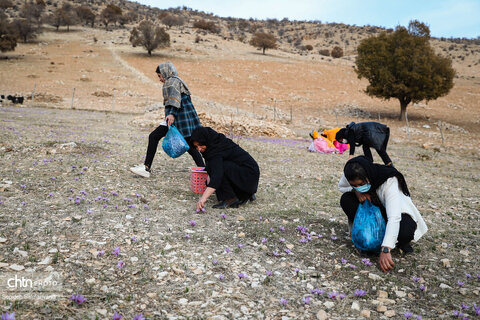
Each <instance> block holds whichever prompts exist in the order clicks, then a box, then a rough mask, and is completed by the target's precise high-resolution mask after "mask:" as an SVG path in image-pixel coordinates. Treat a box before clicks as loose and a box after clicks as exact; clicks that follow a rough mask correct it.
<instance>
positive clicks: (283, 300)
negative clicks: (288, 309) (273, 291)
mask: <svg viewBox="0 0 480 320" xmlns="http://www.w3.org/2000/svg"><path fill="white" fill-rule="evenodd" d="M287 303H288V301H287V299H284V298H281V299H280V304H281V305H282V306H286V305H287Z"/></svg>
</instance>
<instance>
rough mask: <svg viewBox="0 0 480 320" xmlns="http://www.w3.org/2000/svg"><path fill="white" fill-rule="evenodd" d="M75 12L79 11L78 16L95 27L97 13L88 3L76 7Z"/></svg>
mask: <svg viewBox="0 0 480 320" xmlns="http://www.w3.org/2000/svg"><path fill="white" fill-rule="evenodd" d="M75 12H76V13H77V16H78V18H80V19H81V20H82V21H84V22H85V23H86V24H90V26H91V27H92V28H93V26H94V24H95V17H96V16H95V13H93V11H92V9H90V7H89V6H87V5H85V4H84V5H81V6H79V7H77V8H75Z"/></svg>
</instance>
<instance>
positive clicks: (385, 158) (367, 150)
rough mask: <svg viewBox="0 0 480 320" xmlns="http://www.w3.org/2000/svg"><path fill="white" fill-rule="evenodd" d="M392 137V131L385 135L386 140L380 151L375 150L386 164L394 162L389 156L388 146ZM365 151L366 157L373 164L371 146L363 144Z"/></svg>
mask: <svg viewBox="0 0 480 320" xmlns="http://www.w3.org/2000/svg"><path fill="white" fill-rule="evenodd" d="M389 137H390V130H388V132H387V133H386V134H385V140H383V143H382V145H381V147H380V149H377V148H375V151H377V153H378V155H379V156H380V158H382V160H383V163H384V164H386V165H387V164H389V163H391V162H392V159H390V157H389V156H388V154H387V144H388V138H389ZM362 149H363V154H364V155H365V157H367V158H368V159H370V161H372V162H373V156H372V151H370V146H369V145H368V144H363V145H362Z"/></svg>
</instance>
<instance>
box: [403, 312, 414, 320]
mask: <svg viewBox="0 0 480 320" xmlns="http://www.w3.org/2000/svg"><path fill="white" fill-rule="evenodd" d="M403 316H404V317H405V319H409V318H411V317H412V316H413V314H412V313H411V312H410V311H406V312H404V313H403Z"/></svg>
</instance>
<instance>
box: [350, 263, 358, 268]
mask: <svg viewBox="0 0 480 320" xmlns="http://www.w3.org/2000/svg"><path fill="white" fill-rule="evenodd" d="M349 267H350V268H352V269H357V266H356V265H354V264H350V265H349Z"/></svg>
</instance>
